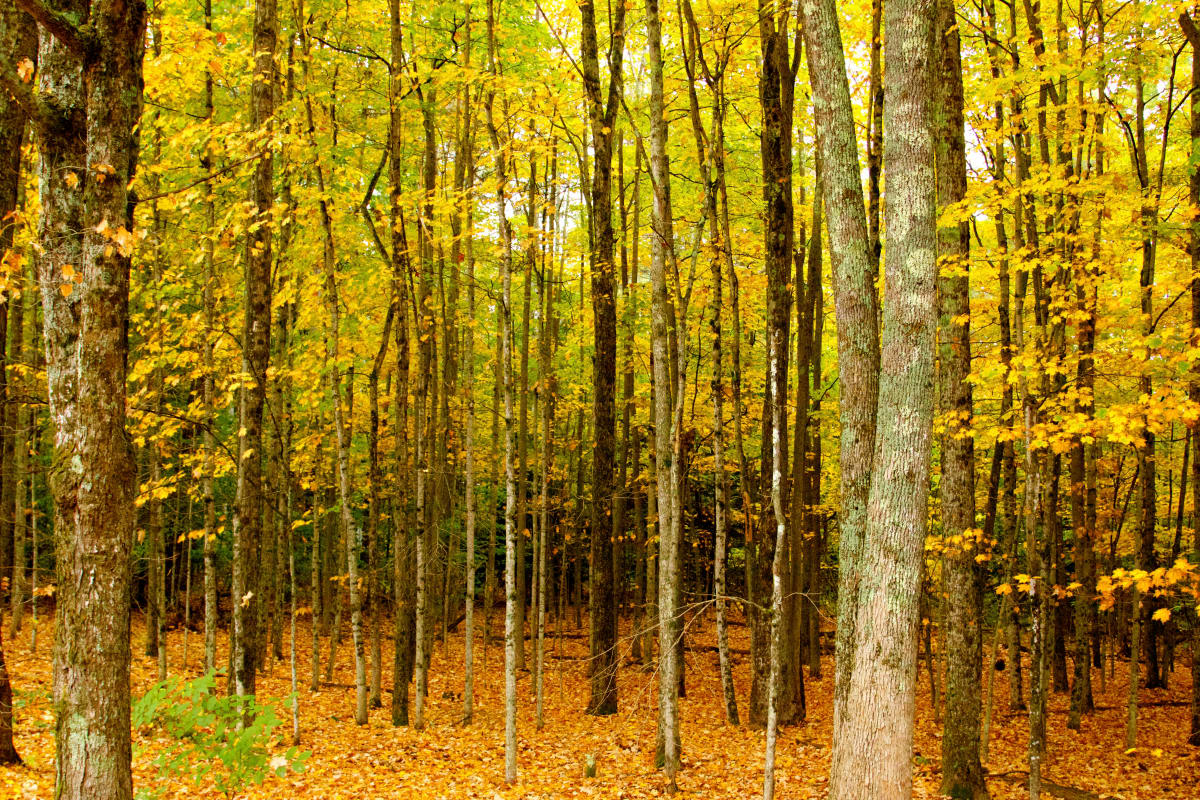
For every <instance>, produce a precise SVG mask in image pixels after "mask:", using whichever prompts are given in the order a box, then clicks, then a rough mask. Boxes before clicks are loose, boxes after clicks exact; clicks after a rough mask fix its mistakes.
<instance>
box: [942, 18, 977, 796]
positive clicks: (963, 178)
mask: <svg viewBox="0 0 1200 800" xmlns="http://www.w3.org/2000/svg"><path fill="white" fill-rule="evenodd" d="M935 14H936V16H935V24H936V28H935V33H936V35H937V38H936V40H935V41H936V45H937V47H936V60H935V61H934V70H935V72H934V76H935V79H936V84H937V90H938V96H937V98H936V108H937V109H938V111H937V112H936V113H935V120H934V124H935V125H936V128H935V130H936V133H935V141H936V142H937V149H936V158H937V202H938V206H939V209H940V213H941V215H942V223H941V225H940V227H939V229H938V256H939V262H940V264H939V271H940V274H939V276H938V288H937V293H938V302H939V307H938V315H939V320H938V335H939V365H940V372H939V384H940V385H939V392H938V394H939V406H940V410H941V413H942V416H943V420H944V421H943V424H944V425H945V432H944V433H943V434H942V442H941V462H942V483H941V494H942V536H943V537H944V541H945V542H946V550H945V552H946V560H945V564H944V573H943V575H944V581H945V587H946V596H947V610H946V651H947V654H948V656H949V658H948V664H947V671H946V721H945V727H944V732H943V735H942V791H943V792H945V793H946V794H948V795H950V796H951V797H955V798H976V797H987V787H986V786H985V785H984V781H983V768H982V766H981V765H980V762H979V720H980V708H981V701H980V682H981V681H980V663H981V661H982V657H983V652H982V651H983V644H982V636H981V633H980V631H981V627H982V621H983V580H982V578H983V576H982V574H981V571H980V569H979V562H978V561H977V560H976V556H977V555H978V554H979V553H978V548H979V546H980V545H981V543H980V542H979V541H977V540H976V539H975V534H974V531H975V530H976V529H975V447H974V440H973V439H972V438H971V434H970V427H969V426H970V425H971V418H972V416H973V414H974V407H973V397H972V390H971V383H970V375H971V323H970V317H971V302H970V288H971V286H970V284H971V277H970V276H971V272H970V268H971V267H970V263H971V262H970V243H971V231H970V227H969V224H968V221H967V220H965V219H962V218H961V217H962V216H963V211H962V210H961V208H959V207H958V205H959V204H961V203H962V201H963V198H964V197H965V196H966V193H967V160H966V141H965V137H964V131H963V127H964V120H963V85H962V63H961V60H960V54H959V48H960V45H959V33H958V24H957V20H956V19H955V11H954V4H953V3H951V2H947V0H937V2H936V5H935Z"/></svg>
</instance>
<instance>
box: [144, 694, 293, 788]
mask: <svg viewBox="0 0 1200 800" xmlns="http://www.w3.org/2000/svg"><path fill="white" fill-rule="evenodd" d="M215 683H216V679H215V676H214V674H213V673H211V672H209V673H207V674H205V675H202V676H200V677H199V678H195V679H194V680H190V681H181V680H179V679H178V678H168V679H167V680H165V681H163V682H161V683H156V684H155V685H154V686H152V687H150V689H149V690H148V691H147V692H146V693H145V694H144V695H142V697H141V698H140V699H138V700H137V702H135V703H134V706H133V724H134V727H135V728H138V729H142V728H158V729H160V730H162V731H163V732H165V733H166V734H168V735H169V736H170V737H171V738H172V739H173V741H171V742H170V743H168V744H167V745H166V746H165V747H164V748H163V750H162V752H161V753H159V755H158V756H157V758H156V759H155V764H157V766H158V770H159V775H160V776H161V777H174V778H186V779H189V780H191V781H192V782H193V783H195V784H197V785H202V784H206V783H209V782H211V783H212V785H214V786H216V788H217V789H218V790H219V791H221V792H223V793H224V794H225V795H226V796H231V795H232V794H233V793H235V792H237V791H239V790H240V789H242V788H244V787H246V786H248V785H255V786H257V785H258V784H261V783H262V782H263V781H264V780H266V778H267V777H268V776H269V775H270V774H271V773H274V774H275V775H277V776H280V777H282V776H283V775H284V774H286V773H287V771H288V770H289V769H291V770H293V771H295V772H300V771H302V770H303V768H304V763H305V762H306V761H307V760H308V758H309V756H310V755H312V754H311V753H310V752H308V751H301V750H299V749H298V748H296V747H289V748H288V749H287V750H286V751H284V752H281V753H276V754H274V755H272V754H271V747H270V745H271V741H272V737H273V735H274V732H275V729H276V728H278V727H279V726H280V724H281V722H280V719H279V717H278V715H277V714H276V712H275V708H276V705H277V703H278V702H279V701H275V700H268V701H267V702H265V703H259V702H258V701H257V700H256V699H255V698H254V697H252V696H251V697H244V698H239V697H236V696H223V695H220V694H218V693H216V692H215V691H214V687H215Z"/></svg>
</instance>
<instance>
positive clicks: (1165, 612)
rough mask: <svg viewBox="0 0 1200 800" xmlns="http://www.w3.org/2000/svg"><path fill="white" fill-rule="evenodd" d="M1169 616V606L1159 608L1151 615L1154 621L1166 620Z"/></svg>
mask: <svg viewBox="0 0 1200 800" xmlns="http://www.w3.org/2000/svg"><path fill="white" fill-rule="evenodd" d="M1170 618H1171V609H1169V608H1160V609H1159V610H1158V611H1155V612H1154V616H1152V617H1151V619H1153V620H1154V621H1155V622H1166V621H1167V620H1169V619H1170Z"/></svg>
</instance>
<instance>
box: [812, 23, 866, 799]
mask: <svg viewBox="0 0 1200 800" xmlns="http://www.w3.org/2000/svg"><path fill="white" fill-rule="evenodd" d="M802 8H803V10H804V39H805V45H806V47H807V48H808V74H809V81H810V82H811V83H812V91H813V119H814V121H815V123H816V128H817V149H818V155H819V161H820V164H821V191H822V193H823V195H824V198H825V213H826V220H827V222H828V227H829V250H830V258H831V262H832V270H833V276H834V286H835V287H836V290H835V292H834V302H835V305H836V313H837V320H838V380H839V383H840V386H841V397H842V402H841V427H842V435H841V459H840V460H841V487H842V488H841V491H842V505H841V511H840V512H839V514H838V521H839V530H840V537H839V542H840V543H839V546H838V612H837V675H836V678H835V680H836V683H835V687H834V713H833V727H834V740H835V741H838V740H839V739H840V738H841V729H842V724H843V720H844V718H845V710H846V704H847V701H848V699H849V696H848V692H849V690H850V671H851V667H852V666H853V664H854V654H855V649H856V641H857V634H856V627H855V626H856V611H857V609H856V604H857V597H858V583H859V580H860V577H861V572H862V570H861V566H860V564H859V562H860V559H861V554H862V548H863V537H864V535H865V531H866V525H867V518H866V514H867V495H868V492H869V489H870V480H871V468H872V454H873V453H874V450H875V415H876V404H877V401H878V395H879V363H880V361H879V359H880V355H879V312H878V299H877V296H876V288H875V284H874V281H873V280H872V271H871V260H870V257H869V252H868V250H869V247H868V245H869V240H868V229H867V215H866V211H865V204H864V202H863V194H862V177H861V172H860V170H859V161H858V144H857V142H856V140H855V130H854V111H853V107H852V105H851V102H850V84H849V81H848V80H847V78H846V59H845V55H844V53H843V50H842V38H841V31H840V29H839V25H838V17H837V5H836V3H835V2H834V0H805V2H804V4H803V5H802ZM847 777H849V775H847Z"/></svg>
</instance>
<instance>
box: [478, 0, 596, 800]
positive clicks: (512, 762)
mask: <svg viewBox="0 0 1200 800" xmlns="http://www.w3.org/2000/svg"><path fill="white" fill-rule="evenodd" d="M487 15H488V16H487V31H488V70H489V72H490V74H491V78H492V83H491V85H489V86H488V89H487V92H486V94H485V95H484V113H485V114H486V118H487V128H488V137H489V138H490V139H491V143H492V153H493V154H494V156H495V159H496V168H495V170H496V208H497V212H496V213H497V216H498V218H499V221H500V248H501V249H500V286H501V295H500V340H501V353H500V361H501V366H500V371H501V380H502V383H503V394H504V780H505V781H506V782H508V783H510V784H511V783H513V782H515V781H516V779H517V642H516V639H517V637H518V636H520V635H521V631H520V630H518V628H517V608H516V606H517V602H518V596H517V569H516V567H517V565H516V561H517V541H516V537H517V530H516V525H517V520H516V518H515V516H516V510H517V509H516V501H517V497H516V494H517V491H516V488H517V487H516V483H517V481H516V474H515V469H516V465H515V463H514V460H515V457H516V448H515V442H514V441H513V374H512V350H513V330H512V231H511V229H510V227H509V222H508V213H507V210H506V203H507V202H508V201H507V192H508V186H507V182H508V171H507V164H506V163H505V162H506V161H507V160H508V151H507V149H506V148H502V147H501V144H500V132H499V130H498V128H497V126H496V119H495V108H494V106H495V101H496V83H497V82H498V79H499V77H500V67H499V62H498V61H497V58H496V10H495V4H494V2H493V0H488V11H487ZM610 563H611V562H610Z"/></svg>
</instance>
